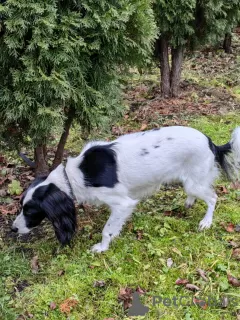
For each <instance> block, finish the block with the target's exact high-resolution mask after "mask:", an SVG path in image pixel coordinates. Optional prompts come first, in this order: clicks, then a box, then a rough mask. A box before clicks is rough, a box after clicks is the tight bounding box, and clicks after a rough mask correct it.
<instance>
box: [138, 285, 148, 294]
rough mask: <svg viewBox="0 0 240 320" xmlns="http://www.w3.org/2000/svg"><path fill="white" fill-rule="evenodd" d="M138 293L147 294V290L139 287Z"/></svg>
mask: <svg viewBox="0 0 240 320" xmlns="http://www.w3.org/2000/svg"><path fill="white" fill-rule="evenodd" d="M136 292H138V293H139V294H144V293H146V290H144V289H142V288H140V287H139V286H138V287H137V289H136Z"/></svg>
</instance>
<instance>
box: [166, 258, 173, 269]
mask: <svg viewBox="0 0 240 320" xmlns="http://www.w3.org/2000/svg"><path fill="white" fill-rule="evenodd" d="M172 265H173V260H172V258H168V259H167V267H168V268H171V266H172Z"/></svg>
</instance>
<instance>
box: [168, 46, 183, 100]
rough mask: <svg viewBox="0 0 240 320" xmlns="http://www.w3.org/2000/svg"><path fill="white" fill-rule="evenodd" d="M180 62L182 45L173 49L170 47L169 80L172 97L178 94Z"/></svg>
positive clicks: (181, 60)
mask: <svg viewBox="0 0 240 320" xmlns="http://www.w3.org/2000/svg"><path fill="white" fill-rule="evenodd" d="M182 63H183V47H182V46H178V47H177V48H175V49H173V48H172V70H171V80H170V83H171V96H172V97H177V96H178V91H179V83H180V79H181V69H182Z"/></svg>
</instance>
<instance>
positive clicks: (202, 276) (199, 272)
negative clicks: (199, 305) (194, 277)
mask: <svg viewBox="0 0 240 320" xmlns="http://www.w3.org/2000/svg"><path fill="white" fill-rule="evenodd" d="M197 272H198V274H199V275H200V277H201V278H203V280H204V281H206V282H208V278H207V277H206V272H205V271H204V270H202V269H197Z"/></svg>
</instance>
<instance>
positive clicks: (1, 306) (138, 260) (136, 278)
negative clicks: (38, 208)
mask: <svg viewBox="0 0 240 320" xmlns="http://www.w3.org/2000/svg"><path fill="white" fill-rule="evenodd" d="M239 123H240V115H239V114H230V115H226V116H212V117H210V118H209V117H201V118H198V119H195V120H193V121H192V122H191V123H190V124H189V125H192V126H193V127H195V128H197V129H199V130H201V131H202V132H204V133H205V134H207V135H209V136H210V137H211V138H212V139H213V141H214V142H215V143H218V144H222V143H226V142H227V141H228V140H229V139H230V133H231V131H232V129H233V128H234V127H235V126H237V125H238V124H239ZM69 141H75V142H76V143H77V138H76V137H74V139H72V137H71V138H70V140H69ZM78 143H79V141H78ZM217 184H218V185H221V186H223V185H224V186H225V187H226V188H227V190H228V193H224V194H221V193H220V194H219V199H218V203H217V207H216V211H215V217H214V223H213V226H212V228H211V229H210V230H207V231H204V232H198V230H197V228H198V223H199V221H200V220H201V219H202V218H203V215H204V212H205V210H206V206H205V204H204V203H203V202H201V201H198V202H197V203H196V205H195V206H194V207H193V208H192V209H191V210H186V209H185V208H184V201H185V194H184V192H183V190H182V189H181V188H180V187H175V188H173V187H169V188H163V189H162V190H160V191H159V192H158V193H157V194H155V195H154V196H153V197H151V198H149V199H147V200H145V201H142V202H141V203H140V204H139V206H138V207H137V209H136V210H135V213H134V216H133V219H132V221H131V222H128V223H127V224H126V226H125V228H124V230H123V232H122V233H121V236H120V237H119V238H118V239H116V240H115V241H114V242H113V243H112V245H111V247H110V249H109V251H107V252H106V253H104V254H100V255H99V254H95V255H94V254H92V253H91V252H90V248H91V246H92V245H93V244H95V243H96V242H98V241H99V240H100V238H101V230H102V228H103V225H104V223H105V222H106V220H107V216H108V212H107V210H106V209H105V208H100V210H99V212H100V213H99V214H98V210H97V209H96V210H95V211H93V212H91V214H90V216H89V217H88V222H87V223H84V227H83V228H81V230H79V232H78V234H77V236H76V237H75V240H74V244H73V246H72V247H71V248H64V249H58V250H57V252H56V248H58V244H57V241H56V240H55V238H54V235H53V231H52V229H51V227H50V225H48V224H46V225H45V226H44V232H43V233H42V237H41V238H40V239H35V240H34V239H33V240H32V241H31V242H28V243H23V242H22V241H21V240H17V241H16V242H14V241H13V240H8V241H7V242H6V243H4V242H2V244H1V245H0V249H1V252H0V280H1V281H0V319H4V320H12V319H16V317H17V316H19V315H21V314H22V315H25V316H26V317H27V316H28V315H29V314H30V316H31V314H32V315H33V319H39V320H42V319H49V320H62V319H71V320H78V319H81V320H82V319H83V320H84V319H86V320H103V319H105V318H114V319H115V320H118V319H119V320H120V319H128V317H127V315H126V312H124V310H123V306H122V304H120V303H119V302H118V294H119V290H120V288H123V287H125V286H127V287H130V288H133V289H136V288H137V287H138V286H140V287H141V288H143V289H145V290H147V293H146V294H145V295H144V296H143V297H142V298H141V300H142V301H143V303H145V305H147V306H148V307H149V308H150V312H149V313H148V314H147V315H146V316H145V317H139V318H137V317H135V319H152V320H155V319H159V318H161V319H166V320H170V319H200V318H201V319H208V320H209V319H235V318H236V315H235V313H236V310H237V309H238V308H239V309H240V293H239V288H234V287H232V286H231V285H229V284H228V281H227V272H229V273H231V274H232V275H233V276H235V277H239V276H240V274H239V262H238V261H236V260H234V259H233V258H232V257H231V253H232V249H230V248H229V245H228V240H233V241H235V242H238V243H240V234H239V233H236V232H235V233H228V232H227V231H225V230H224V229H223V227H222V226H221V225H220V223H221V222H225V223H227V222H232V223H234V224H237V223H239V222H240V220H239V196H240V192H239V190H233V189H231V187H230V183H229V182H225V181H218V183H217ZM166 211H172V212H173V213H175V214H174V216H164V215H163V213H164V212H166ZM79 219H80V226H82V224H81V221H82V220H84V219H85V217H84V215H83V213H82V212H80V213H79ZM139 231H141V232H142V234H143V236H142V239H141V240H137V232H139ZM34 255H38V259H39V264H40V270H39V272H38V273H37V274H33V273H32V272H31V268H30V260H31V258H32V257H33V256H34ZM168 258H172V260H173V265H172V267H171V268H168V267H167V265H166V261H167V259H168ZM197 268H201V269H204V270H205V271H207V274H208V276H209V280H210V281H209V282H204V281H203V280H202V279H201V278H199V276H198V275H197V273H196V269H197ZM61 270H64V271H65V273H64V274H62V275H61V276H59V271H61ZM177 278H184V279H188V280H189V282H190V283H193V284H195V285H197V286H199V287H200V288H201V291H200V294H201V295H202V297H204V298H205V299H206V298H207V297H208V296H212V297H216V298H219V299H220V298H221V297H223V296H230V297H238V307H236V306H231V305H229V306H228V307H227V308H226V309H223V308H221V307H220V306H219V307H215V308H214V307H208V308H207V309H206V310H203V309H202V308H200V307H198V306H195V305H193V306H179V307H177V308H176V307H173V306H172V307H166V306H164V305H163V304H160V305H158V306H157V307H156V306H155V307H153V303H152V297H153V296H155V295H156V296H162V297H164V298H169V297H174V296H177V297H178V298H179V297H180V296H186V297H188V299H192V298H193V296H194V293H193V292H191V291H189V290H186V289H185V288H184V287H181V286H177V285H175V281H176V280H177ZM96 280H104V281H105V283H106V285H105V286H104V287H94V286H93V284H94V281H96ZM24 281H27V283H28V286H27V287H26V288H25V289H24V290H23V291H21V292H18V291H17V290H16V289H14V288H16V287H19V284H21V283H23V282H24ZM70 297H74V298H75V299H77V300H78V304H77V306H75V307H74V308H73V309H72V311H71V313H70V314H69V315H68V317H67V316H66V315H65V314H63V313H61V312H60V309H59V306H60V304H61V303H62V302H63V301H64V300H65V299H67V298H70ZM51 302H54V303H55V304H56V308H55V309H54V310H51V308H50V303H51ZM159 314H160V315H161V317H160V316H159Z"/></svg>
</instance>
